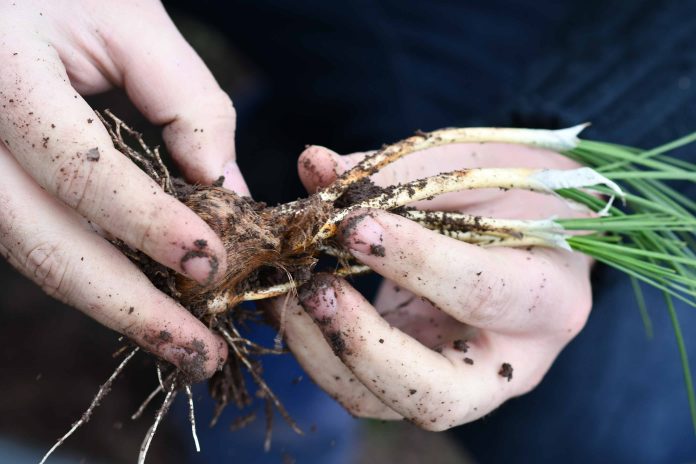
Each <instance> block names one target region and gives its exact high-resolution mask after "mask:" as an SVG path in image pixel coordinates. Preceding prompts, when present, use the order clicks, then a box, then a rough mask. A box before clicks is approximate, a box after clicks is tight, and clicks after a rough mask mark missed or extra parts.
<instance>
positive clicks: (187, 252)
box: [0, 41, 226, 284]
mask: <svg viewBox="0 0 696 464" xmlns="http://www.w3.org/2000/svg"><path fill="white" fill-rule="evenodd" d="M21 45H22V47H23V48H22V53H20V54H19V55H18V56H16V57H14V58H15V59H13V60H10V61H11V64H10V65H9V66H7V67H6V68H5V69H3V72H2V73H0V92H1V93H0V104H2V106H3V107H4V108H3V110H2V112H0V134H3V139H4V142H5V144H6V145H7V147H8V148H9V149H10V151H11V152H12V154H13V155H14V156H15V158H16V159H17V160H18V161H19V163H20V164H21V165H22V166H23V167H24V168H25V169H26V170H27V172H29V173H30V174H31V176H32V177H34V179H36V181H37V182H38V183H39V184H40V185H41V186H43V187H44V188H45V189H46V190H48V191H49V192H50V193H52V194H53V195H55V196H56V197H58V198H60V199H61V200H63V202H65V203H66V204H67V205H68V206H70V207H72V208H74V209H76V210H77V211H78V212H80V213H81V214H82V215H84V216H85V217H87V218H88V219H90V220H92V221H93V222H95V223H97V224H98V225H99V226H101V227H102V228H103V229H104V230H106V231H107V232H109V233H111V234H112V235H114V236H116V237H119V238H121V239H122V240H124V241H125V242H126V243H128V244H129V245H131V246H132V247H134V248H137V249H140V250H142V251H144V252H145V253H147V254H148V255H150V256H151V257H153V258H154V259H156V260H157V261H159V262H161V263H162V264H165V265H166V266H168V267H170V268H172V269H175V270H177V271H179V272H182V273H184V274H185V275H188V276H189V277H191V278H193V279H195V280H197V281H198V282H200V283H203V284H206V283H209V282H211V281H212V280H215V279H216V278H218V277H220V276H221V275H222V274H223V271H224V268H225V265H226V255H225V252H224V247H223V245H222V242H221V241H220V239H219V238H218V237H217V236H216V235H215V234H214V233H213V231H212V230H211V229H210V228H209V227H208V225H207V224H205V222H204V221H203V220H202V219H201V218H199V217H198V216H196V215H195V214H194V213H193V212H192V211H191V210H189V209H188V208H186V207H185V206H184V205H182V204H181V203H179V202H178V201H177V200H175V199H174V198H173V197H171V196H169V195H166V194H165V193H164V191H163V190H162V189H161V188H160V187H159V186H158V185H157V184H156V183H155V182H154V181H153V180H152V179H150V178H149V177H148V176H147V175H146V174H145V173H144V172H142V171H141V170H140V169H138V168H137V167H136V166H135V165H134V164H133V163H131V162H130V161H129V160H128V159H127V158H126V157H125V156H124V155H123V154H121V153H120V152H118V151H117V150H116V149H115V148H114V147H113V144H112V143H111V140H110V138H109V136H108V134H107V132H106V130H105V129H104V127H103V126H102V125H101V124H99V123H98V121H96V120H95V116H94V113H93V112H92V110H91V108H90V107H89V106H88V105H87V103H86V102H85V101H84V100H82V99H81V98H80V97H79V96H78V95H77V94H76V93H75V91H74V90H73V89H72V88H71V87H70V84H69V83H68V79H67V76H66V74H65V69H64V68H63V67H62V64H61V63H60V60H59V58H58V56H57V54H56V52H55V50H53V49H52V48H48V47H46V46H45V44H43V43H41V42H31V41H25V42H23V43H22V44H21ZM1 49H2V46H0V50H1Z"/></svg>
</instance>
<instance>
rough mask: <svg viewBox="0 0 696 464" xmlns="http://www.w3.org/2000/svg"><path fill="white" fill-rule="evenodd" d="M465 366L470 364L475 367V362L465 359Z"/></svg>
mask: <svg viewBox="0 0 696 464" xmlns="http://www.w3.org/2000/svg"><path fill="white" fill-rule="evenodd" d="M464 364H468V365H470V366H473V365H474V360H473V359H471V358H464Z"/></svg>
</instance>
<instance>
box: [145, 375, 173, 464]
mask: <svg viewBox="0 0 696 464" xmlns="http://www.w3.org/2000/svg"><path fill="white" fill-rule="evenodd" d="M175 380H176V379H175ZM175 390H176V381H172V386H171V387H170V388H169V391H167V395H166V396H165V397H164V401H163V402H162V406H160V408H159V410H158V411H157V415H156V416H155V422H153V423H152V426H150V429H149V430H148V431H147V434H145V439H144V440H143V444H142V445H140V453H139V454H138V464H145V459H146V458H147V452H148V450H149V449H150V443H152V439H153V438H154V436H155V432H157V427H158V426H159V424H160V422H161V421H162V418H163V417H164V416H165V414H167V411H169V407H170V406H171V405H172V402H173V401H174V398H175V397H176V391H175Z"/></svg>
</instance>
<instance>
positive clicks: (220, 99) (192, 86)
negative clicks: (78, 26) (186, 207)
mask: <svg viewBox="0 0 696 464" xmlns="http://www.w3.org/2000/svg"><path fill="white" fill-rule="evenodd" d="M109 26H110V27H109V28H108V29H106V30H103V31H100V33H101V34H104V35H106V34H109V36H107V40H106V45H107V47H108V49H109V51H110V56H111V58H112V59H113V60H114V62H115V64H116V66H117V68H118V72H119V73H120V76H119V77H120V81H121V83H122V84H123V86H124V87H125V89H126V92H127V93H128V95H129V97H130V98H131V100H132V101H133V103H135V105H136V106H137V107H138V108H139V109H140V111H141V112H142V113H143V114H144V115H145V116H146V117H147V118H148V119H149V120H150V121H151V122H153V123H155V124H158V125H163V126H165V128H164V132H163V136H164V140H165V142H166V144H167V148H168V149H169V151H170V152H171V154H172V156H173V157H174V159H175V160H176V161H177V163H178V164H179V165H180V166H181V167H182V170H183V172H184V173H185V175H186V177H187V179H189V180H190V181H192V182H198V183H203V184H210V183H212V182H213V181H215V180H217V179H218V178H219V177H220V176H224V177H225V179H224V182H223V186H224V187H226V188H228V189H230V190H235V191H237V192H238V193H241V194H248V189H247V186H246V184H245V182H244V180H243V179H242V176H241V173H240V171H239V168H238V167H237V164H236V162H235V147H234V133H235V124H236V114H235V110H234V107H233V106H232V101H231V100H230V98H229V96H228V95H227V94H226V93H225V92H223V90H222V89H221V88H220V86H219V85H218V83H217V82H216V80H215V78H214V77H213V75H212V73H211V72H210V70H209V69H208V68H207V67H206V65H205V63H203V60H201V58H200V57H199V56H198V54H197V53H196V52H195V51H194V50H193V48H192V47H191V46H190V45H189V44H188V43H187V42H186V40H185V39H184V38H183V36H182V35H181V34H180V33H179V31H178V30H177V29H176V26H175V25H174V23H173V22H172V21H171V19H170V18H169V16H168V15H167V13H166V12H165V10H164V7H163V6H162V5H161V3H160V2H148V3H147V6H146V7H143V8H141V9H140V10H139V14H138V15H137V16H134V17H129V18H128V20H127V21H123V22H116V23H115V24H109ZM134 31H137V34H134V33H133V32H134Z"/></svg>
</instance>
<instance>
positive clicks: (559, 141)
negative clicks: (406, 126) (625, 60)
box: [319, 124, 589, 202]
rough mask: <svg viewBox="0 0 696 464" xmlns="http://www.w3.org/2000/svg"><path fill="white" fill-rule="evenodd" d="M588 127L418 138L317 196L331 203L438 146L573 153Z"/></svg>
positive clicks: (445, 132) (370, 160) (455, 131)
mask: <svg viewBox="0 0 696 464" xmlns="http://www.w3.org/2000/svg"><path fill="white" fill-rule="evenodd" d="M588 125H589V124H580V125H577V126H573V127H569V128H567V129H561V130H545V129H516V128H498V127H467V128H449V129H440V130H437V131H433V132H429V133H421V134H417V135H414V136H412V137H409V138H407V139H405V140H402V141H401V142H397V143H395V144H393V145H389V146H386V147H384V148H383V149H381V150H379V151H377V152H375V153H373V154H372V155H369V156H367V157H365V158H364V159H363V160H362V161H361V162H360V163H358V164H357V165H356V166H355V167H353V168H352V169H350V170H349V171H347V172H345V173H344V174H343V175H341V176H340V177H339V178H338V179H337V180H336V182H334V183H333V184H332V185H330V186H329V187H328V188H327V189H325V190H324V191H322V192H320V193H319V196H320V198H321V199H322V200H324V201H328V202H333V201H335V200H336V199H337V198H338V197H340V196H341V194H343V192H345V190H346V189H347V188H348V187H349V186H350V185H351V184H353V183H354V182H355V181H357V180H359V179H362V178H364V177H367V176H370V175H372V174H374V173H375V172H376V171H379V170H380V169H382V168H383V167H384V166H386V165H388V164H390V163H393V162H394V161H396V160H398V159H400V158H403V157H404V156H407V155H409V154H411V153H414V152H418V151H422V150H426V149H428V148H433V147H437V146H441V145H450V144H453V143H482V142H490V143H511V144H518V145H529V146H535V147H539V148H545V149H548V150H553V151H566V150H572V149H573V148H575V147H576V146H577V145H578V143H579V142H580V140H579V139H578V134H579V133H580V132H582V130H583V129H585V127H587V126H588Z"/></svg>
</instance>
